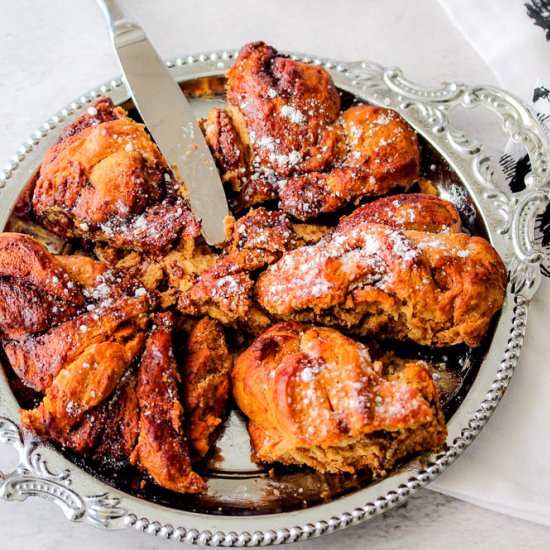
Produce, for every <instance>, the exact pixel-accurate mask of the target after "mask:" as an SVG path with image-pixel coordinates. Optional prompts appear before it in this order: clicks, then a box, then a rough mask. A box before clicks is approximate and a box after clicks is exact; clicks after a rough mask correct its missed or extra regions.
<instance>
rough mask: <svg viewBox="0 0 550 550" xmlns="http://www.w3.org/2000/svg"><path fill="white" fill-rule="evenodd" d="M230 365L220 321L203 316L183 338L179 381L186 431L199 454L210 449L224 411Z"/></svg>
mask: <svg viewBox="0 0 550 550" xmlns="http://www.w3.org/2000/svg"><path fill="white" fill-rule="evenodd" d="M232 366H233V361H232V358H231V355H230V353H229V350H228V349H227V344H226V342H225V336H224V333H223V330H222V328H221V326H220V324H219V323H218V322H217V321H215V320H214V319H210V318H209V317H204V318H203V319H201V320H200V321H199V322H198V323H197V324H196V325H195V328H194V329H193V330H192V332H191V334H190V335H189V339H188V341H187V346H186V348H185V366H184V370H183V385H182V387H183V404H184V406H185V411H186V417H187V418H186V425H187V434H188V436H189V440H190V443H191V444H192V446H193V448H194V450H195V451H196V453H197V454H198V455H199V456H200V457H202V456H204V455H205V454H206V453H207V452H208V450H209V449H210V445H211V444H212V439H213V437H212V436H213V433H214V431H215V430H216V428H217V427H218V426H219V425H220V423H221V422H222V418H223V415H224V414H225V408H226V404H227V398H228V396H229V376H230V373H231V367H232Z"/></svg>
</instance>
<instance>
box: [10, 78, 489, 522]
mask: <svg viewBox="0 0 550 550" xmlns="http://www.w3.org/2000/svg"><path fill="white" fill-rule="evenodd" d="M224 84H225V79H224V78H223V77H211V78H202V79H197V80H193V81H188V82H186V83H185V84H184V85H182V88H183V90H184V91H185V93H186V94H187V95H192V96H194V97H195V99H194V100H193V107H194V109H196V112H197V114H198V115H199V116H203V115H204V114H206V112H207V111H208V110H209V109H210V108H212V107H213V106H222V105H223V104H224V101H223V99H224V97H223V94H224ZM341 96H342V109H345V108H347V107H349V106H351V105H352V104H353V103H354V101H355V98H354V97H353V96H352V95H351V94H349V93H347V92H341ZM123 107H124V108H125V109H127V110H129V114H130V116H131V117H132V118H134V119H136V120H139V116H138V114H137V112H136V110H135V109H133V105H132V104H131V102H127V103H126V104H124V105H123ZM420 144H421V151H422V161H421V176H423V177H426V178H428V179H430V180H432V181H433V182H434V183H435V184H436V185H437V187H438V189H439V190H440V194H441V196H442V198H446V199H448V200H451V202H453V203H454V204H455V205H456V206H457V208H458V210H459V211H460V213H461V217H462V222H463V224H464V228H465V229H466V230H467V231H468V232H470V233H472V234H476V235H480V236H486V232H485V231H484V228H483V226H482V225H481V222H480V219H481V218H480V217H479V216H477V215H476V211H475V208H474V206H473V204H472V202H471V201H470V200H469V198H468V194H467V192H466V191H465V190H464V188H463V187H462V185H461V184H460V182H459V178H458V177H457V176H456V175H455V174H454V173H453V172H452V170H451V169H450V168H449V166H448V165H447V163H446V162H445V160H444V159H443V158H442V157H441V156H440V155H439V154H438V153H437V152H436V151H435V150H434V149H433V148H432V147H431V146H430V145H429V144H428V143H427V142H426V141H425V140H423V139H422V138H421V137H420ZM10 228H11V229H12V230H18V231H22V230H24V231H25V232H29V233H30V234H34V235H35V236H36V237H38V238H39V239H40V240H42V241H43V242H44V241H48V240H53V241H54V242H55V246H56V247H58V250H57V252H60V251H61V247H63V243H61V242H59V240H58V239H57V238H56V237H53V239H52V236H51V234H48V233H47V232H45V231H44V230H41V229H37V228H36V227H32V226H30V225H28V224H27V225H25V224H24V223H22V222H21V221H20V220H18V219H15V218H13V217H12V219H11V220H10V222H9V226H8V229H10ZM63 251H64V252H66V251H67V250H63ZM496 323H497V319H493V322H492V326H493V327H494V326H496ZM492 332H493V330H491V331H489V334H488V336H487V337H486V338H485V341H484V344H483V345H482V346H481V347H480V348H477V349H471V348H468V347H467V346H464V345H460V346H454V347H452V348H426V347H421V346H416V345H414V344H411V343H403V342H384V343H383V344H380V345H379V346H376V344H375V346H374V349H375V350H376V351H375V353H379V354H382V353H384V352H386V351H388V350H392V351H393V352H394V353H395V356H396V360H399V359H416V358H421V359H424V360H426V361H428V362H429V363H430V364H431V365H432V367H433V369H434V379H435V380H436V381H437V383H438V386H439V387H440V389H441V390H440V391H441V396H442V401H443V404H444V412H445V416H446V418H447V419H449V418H450V417H451V416H452V415H453V413H454V412H455V411H456V409H457V408H458V406H459V405H460V403H461V402H462V400H463V399H464V397H465V395H466V394H467V392H468V389H469V387H470V385H471V384H472V382H473V380H474V379H475V376H476V373H477V370H478V368H479V366H480V364H481V362H482V360H483V358H484V356H485V353H486V351H487V349H488V345H489V343H490V339H491V334H492ZM176 344H177V341H176ZM370 345H371V346H372V343H370ZM376 348H378V349H376ZM2 360H3V363H4V365H5V370H6V371H7V373H8V377H9V380H10V384H11V387H12V391H13V392H14V394H15V396H16V397H17V399H18V400H19V403H20V404H21V406H22V407H24V408H27V407H29V406H31V405H34V404H35V400H36V395H33V393H32V391H30V390H28V389H27V388H25V387H24V386H22V384H21V383H20V382H19V380H18V378H17V377H16V376H15V375H14V374H13V372H11V369H10V367H9V366H8V365H6V361H5V358H2ZM446 365H447V366H446ZM231 409H232V410H231V413H230V416H229V418H228V419H227V421H226V423H225V426H224V429H223V430H222V433H221V434H220V437H219V438H218V440H217V443H216V445H215V448H214V449H213V450H212V451H211V452H210V454H209V455H208V456H207V457H206V459H204V460H203V461H202V463H201V466H200V467H199V468H197V470H198V472H199V473H201V474H202V475H204V477H205V478H206V479H207V481H208V485H209V490H208V493H207V494H205V495H181V494H177V493H174V492H171V491H167V490H165V489H162V488H161V487H159V486H157V485H154V484H153V483H150V482H148V481H147V480H145V479H144V478H143V476H142V475H141V474H140V473H139V472H138V471H137V470H136V469H134V468H133V467H123V468H120V467H113V468H109V467H106V466H98V465H96V464H93V463H91V462H90V461H88V460H85V459H83V458H82V457H80V456H78V455H76V454H75V453H72V452H69V451H66V450H63V449H60V451H61V452H63V454H64V455H65V456H66V457H67V458H68V459H70V460H71V461H72V462H74V463H75V464H76V465H77V466H79V467H81V468H82V469H84V470H85V471H87V472H88V473H90V474H91V475H93V476H94V477H97V478H98V479H100V480H101V481H104V482H105V483H107V484H109V485H111V486H113V487H116V488H118V489H120V490H123V491H125V492H127V493H129V494H132V495H134V496H138V497H140V498H144V499H146V500H150V501H153V502H157V503H160V504H164V505H167V506H170V507H171V508H176V509H181V510H186V511H199V512H206V513H210V514H223V515H254V514H271V513H279V512H288V511H292V510H296V509H300V508H306V507H310V506H313V505H315V504H318V503H320V502H326V501H330V500H333V499H335V498H337V497H339V496H341V495H345V494H349V493H351V492H354V491H356V490H358V489H361V488H364V487H366V486H368V485H369V483H370V482H371V481H372V480H371V479H370V478H369V475H368V474H367V473H362V474H360V475H344V474H319V473H316V472H313V471H311V470H309V469H306V468H304V469H300V468H288V467H275V468H269V469H268V468H264V467H260V466H257V465H255V464H254V463H252V462H251V461H250V459H249V453H248V449H249V442H248V434H247V432H246V428H245V425H246V423H245V419H244V417H243V415H242V414H241V413H240V412H239V411H237V410H236V408H235V407H234V406H233V407H232V408H231ZM417 466H418V461H417V460H413V461H412V462H410V463H407V464H404V465H403V466H402V468H406V469H408V468H416V467H417ZM397 471H399V469H397Z"/></svg>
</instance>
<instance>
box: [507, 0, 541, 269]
mask: <svg viewBox="0 0 550 550" xmlns="http://www.w3.org/2000/svg"><path fill="white" fill-rule="evenodd" d="M549 1H550V0H549ZM549 13H550V12H549ZM549 17H550V16H549ZM548 24H550V18H549V21H548ZM533 106H534V108H535V110H536V111H537V112H536V113H535V114H536V117H537V120H538V121H539V123H540V124H541V126H542V127H543V128H544V129H547V130H548V129H550V89H549V88H547V87H545V86H538V87H537V88H535V89H534V90H533ZM539 109H540V110H541V111H546V113H543V112H540V111H539ZM499 164H500V167H501V169H502V172H503V174H504V177H505V179H506V182H507V184H508V186H509V188H510V191H512V192H513V193H517V192H519V191H522V190H523V189H525V176H527V175H528V174H529V172H530V171H531V163H530V162H529V157H528V156H527V155H526V154H522V155H519V156H518V155H515V154H514V153H513V152H511V153H504V154H503V155H502V156H501V157H500V159H499ZM535 241H536V243H537V245H539V246H540V247H542V249H543V251H544V253H545V259H544V260H543V262H542V265H541V271H542V274H543V275H545V276H546V277H550V204H549V205H548V206H547V208H546V210H545V211H544V213H543V214H541V215H540V216H539V217H538V218H537V220H536V223H535Z"/></svg>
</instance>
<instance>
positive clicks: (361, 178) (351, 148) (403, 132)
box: [203, 42, 420, 220]
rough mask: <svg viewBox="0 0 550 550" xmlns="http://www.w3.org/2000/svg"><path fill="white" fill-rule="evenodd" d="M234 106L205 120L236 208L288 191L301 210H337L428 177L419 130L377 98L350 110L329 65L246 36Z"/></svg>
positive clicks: (286, 197)
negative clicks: (423, 173) (422, 172)
mask: <svg viewBox="0 0 550 550" xmlns="http://www.w3.org/2000/svg"><path fill="white" fill-rule="evenodd" d="M227 77H228V89H227V101H228V104H229V107H228V108H227V109H226V110H221V109H215V110H213V111H211V112H210V113H209V115H208V117H207V118H206V119H205V120H204V121H203V128H204V132H205V136H206V139H207V141H208V143H209V145H210V148H211V150H212V152H213V154H214V157H215V158H216V160H217V163H218V166H219V168H220V170H221V172H222V176H223V178H224V180H225V181H227V182H229V183H230V185H231V187H232V188H233V190H234V191H235V192H236V193H237V196H236V198H235V201H234V202H235V204H234V206H235V208H237V209H238V208H241V207H246V206H250V205H254V204H258V203H262V202H265V201H268V200H272V199H275V198H277V197H280V198H281V208H282V209H283V210H284V211H286V212H288V213H290V214H292V215H293V216H295V217H296V218H298V219H301V220H307V219H312V218H315V217H317V216H318V215H319V214H322V213H328V212H335V211H337V210H339V209H340V208H341V207H343V206H345V205H346V204H348V203H350V202H352V203H353V202H356V201H358V200H359V199H361V198H362V197H365V196H376V195H382V194H384V193H386V192H388V191H389V190H391V189H393V188H395V187H403V188H405V189H406V188H407V187H409V186H410V185H411V183H412V181H413V180H414V179H415V178H416V177H418V170H419V159H420V157H419V149H418V143H417V138H416V134H415V133H414V131H413V130H412V129H411V128H410V127H409V126H408V125H407V124H406V122H405V121H404V120H403V119H402V118H401V117H400V116H399V115H398V114H397V113H396V112H395V111H391V110H389V109H383V108H380V107H371V106H367V105H361V106H355V107H352V108H350V109H348V110H347V111H345V112H344V113H342V114H340V97H339V94H338V91H337V90H336V87H335V86H334V83H333V82H332V79H331V78H330V75H329V74H328V73H327V72H326V71H325V69H323V68H322V67H318V66H312V65H307V64H305V63H300V62H298V61H294V60H291V59H288V58H286V57H282V56H280V55H279V54H278V53H277V51H276V50H274V49H273V48H271V47H270V46H267V45H266V44H264V43H262V42H256V43H252V44H248V45H246V46H245V47H244V48H243V49H242V50H241V52H240V53H239V56H238V57H237V59H236V61H235V64H234V65H233V67H232V68H231V69H230V70H229V71H228V73H227Z"/></svg>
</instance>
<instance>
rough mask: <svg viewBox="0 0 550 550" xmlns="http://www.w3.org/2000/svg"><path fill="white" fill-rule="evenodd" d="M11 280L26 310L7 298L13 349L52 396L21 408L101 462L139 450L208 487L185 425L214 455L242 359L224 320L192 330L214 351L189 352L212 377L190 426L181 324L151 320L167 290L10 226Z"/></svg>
mask: <svg viewBox="0 0 550 550" xmlns="http://www.w3.org/2000/svg"><path fill="white" fill-rule="evenodd" d="M2 283H3V284H6V286H7V288H9V289H10V291H11V292H13V291H14V289H17V290H18V291H19V294H18V296H19V297H20V301H19V302H18V303H17V305H18V306H19V307H21V311H20V312H19V315H14V314H13V304H14V302H13V299H12V298H10V300H12V301H11V302H10V305H9V306H6V305H3V304H2V303H1V302H0V337H1V339H2V345H3V348H4V351H5V353H6V356H7V358H8V360H9V361H10V364H11V366H12V368H13V369H14V371H15V372H16V373H17V375H18V376H19V377H20V378H21V380H22V381H23V382H24V383H25V384H26V385H28V386H30V387H32V388H33V389H35V390H37V391H39V392H43V393H44V394H45V395H44V398H43V400H42V402H41V403H40V404H39V405H38V406H37V407H36V408H35V409H32V410H25V411H22V413H21V421H22V424H23V425H24V426H25V427H26V428H28V429H30V430H32V431H33V432H34V433H36V434H37V435H39V436H42V437H47V438H49V439H51V440H53V441H56V442H57V443H60V444H62V445H64V446H65V447H68V448H70V449H73V450H75V451H76V452H79V453H82V454H85V455H87V456H90V457H91V458H93V459H94V460H97V461H100V462H104V463H108V464H110V463H120V462H122V463H124V462H128V461H129V460H130V459H132V460H133V461H134V463H136V464H138V465H139V467H140V468H142V469H143V470H144V471H145V472H147V473H149V474H150V475H151V476H152V477H153V479H155V480H156V482H157V483H159V484H160V485H162V486H164V487H166V488H169V489H172V490H175V491H179V492H197V491H202V490H205V489H206V485H205V484H204V482H203V481H202V480H201V478H200V477H199V476H198V475H197V474H195V473H194V472H192V471H191V469H190V458H189V452H188V449H187V443H186V430H187V429H189V431H190V433H192V434H195V435H196V437H197V440H198V441H199V442H200V448H201V452H206V450H207V449H208V446H209V444H210V443H211V435H212V434H211V430H210V431H209V426H210V425H212V424H213V423H214V421H215V419H214V417H215V416H216V415H218V416H219V417H221V416H222V415H223V412H224V408H225V400H226V399H227V392H228V381H227V377H228V372H229V368H230V365H231V362H230V359H229V354H228V352H227V348H223V347H221V344H222V343H223V342H224V337H223V332H222V331H221V329H220V328H219V327H217V325H215V324H214V326H212V325H210V324H209V323H210V322H209V320H206V319H205V320H204V322H203V323H202V325H201V326H202V327H203V330H202V331H200V330H199V331H198V332H197V333H196V334H195V336H194V337H193V338H194V339H193V342H194V344H193V346H198V347H199V348H200V347H201V346H202V344H204V345H208V346H210V349H211V352H210V354H208V355H207V356H202V355H201V350H200V349H196V350H195V352H194V356H193V354H192V357H191V358H190V362H189V373H190V376H191V377H192V378H193V377H194V378H195V379H196V380H197V381H199V380H202V382H203V383H202V384H199V385H198V386H197V387H193V388H192V389H191V390H189V391H188V394H189V396H190V399H191V401H192V402H193V403H194V404H195V405H194V406H195V408H194V409H193V411H192V415H191V418H190V422H189V427H187V426H186V425H185V424H184V423H183V408H182V404H181V402H180V398H179V390H180V383H181V379H180V375H179V372H178V366H177V364H176V362H175V359H174V356H173V351H172V326H173V322H174V321H173V317H172V314H171V313H163V314H158V315H156V316H155V317H153V318H151V315H152V313H153V312H154V310H155V309H156V308H157V306H158V299H157V296H156V293H154V292H149V291H147V290H146V289H145V288H144V287H143V286H142V285H141V284H140V283H139V282H138V281H137V280H136V279H134V278H133V277H132V276H131V275H130V274H128V273H123V272H120V271H116V270H112V269H109V268H108V267H107V266H105V265H103V264H101V263H100V262H97V261H95V260H92V259H91V258H87V257H83V256H57V257H54V256H52V255H51V254H50V253H49V252H48V251H47V250H46V249H45V248H44V246H43V245H41V244H40V243H38V242H37V241H35V240H34V239H32V238H31V237H28V236H25V235H18V234H7V233H6V234H0V284H2ZM8 296H12V295H10V294H9V295H8ZM63 305H64V307H61V306H63ZM54 307H59V308H60V309H59V311H60V312H59V313H58V315H57V317H56V316H55V315H53V314H55V313H57V311H56V310H54V309H53V308H54ZM48 316H49V319H47V318H48ZM45 318H46V319H47V320H48V321H49V322H48V323H45V324H44V323H43V321H42V320H43V319H45ZM211 322H212V323H214V321H211ZM151 324H152V328H151ZM148 331H149V335H147V334H148ZM214 340H215V341H214ZM213 358H215V359H216V360H218V359H219V363H217V366H218V369H217V372H216V375H215V377H214V379H213V381H215V383H216V384H220V385H219V387H218V388H217V389H218V390H219V391H218V393H217V394H216V395H215V397H214V396H213V395H212V387H211V386H210V384H209V383H208V380H207V378H208V375H209V373H210V371H209V369H210V368H211V366H210V365H209V364H208V362H209V361H210V360H211V359H213ZM205 361H206V363H205ZM138 366H139V369H138V375H137V378H136V372H135V371H136V369H137V368H138ZM220 376H221V377H222V378H223V377H224V376H225V387H224V386H223V384H222V382H223V380H222V379H220ZM223 395H225V398H224V399H225V400H222V398H223ZM218 423H219V420H218ZM199 434H201V435H199Z"/></svg>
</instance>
